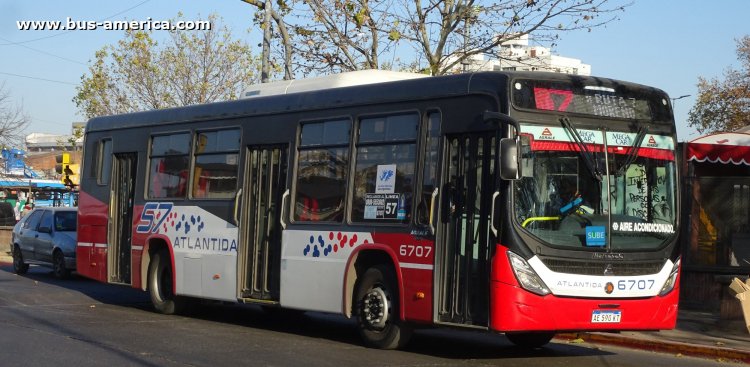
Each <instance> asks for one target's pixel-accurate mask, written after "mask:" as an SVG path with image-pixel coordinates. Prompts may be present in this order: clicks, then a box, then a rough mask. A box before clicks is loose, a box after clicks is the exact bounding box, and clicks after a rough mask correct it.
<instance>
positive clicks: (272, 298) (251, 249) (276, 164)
mask: <svg viewBox="0 0 750 367" xmlns="http://www.w3.org/2000/svg"><path fill="white" fill-rule="evenodd" d="M287 154H288V145H286V144H285V145H274V146H261V147H248V149H247V151H246V154H245V177H244V179H243V182H244V184H243V188H242V198H241V200H238V205H240V208H239V209H238V208H235V210H239V213H240V216H239V218H238V222H239V226H240V245H239V249H238V250H239V252H238V256H239V262H240V264H239V269H240V270H239V274H238V277H239V279H238V284H239V287H240V289H239V293H240V298H242V299H244V300H246V301H250V302H261V303H277V302H278V301H279V280H280V272H279V271H280V268H279V267H280V262H281V230H282V228H281V225H280V223H281V221H280V219H281V213H282V199H283V198H282V196H283V195H284V193H285V192H286V179H287Z"/></svg>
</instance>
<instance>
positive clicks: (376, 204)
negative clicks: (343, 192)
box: [364, 193, 406, 219]
mask: <svg viewBox="0 0 750 367" xmlns="http://www.w3.org/2000/svg"><path fill="white" fill-rule="evenodd" d="M400 197H401V195H400V194H378V193H375V194H365V215H364V218H365V219H403V218H399V213H398V212H399V200H400ZM405 215H406V214H405V212H404V216H405Z"/></svg>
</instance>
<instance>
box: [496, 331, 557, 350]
mask: <svg viewBox="0 0 750 367" xmlns="http://www.w3.org/2000/svg"><path fill="white" fill-rule="evenodd" d="M505 336H506V337H507V338H508V340H510V342H511V343H513V344H515V345H517V346H519V347H524V348H539V347H541V346H544V345H546V344H547V343H549V342H550V340H552V338H553V337H554V336H555V333H553V332H528V333H506V334H505Z"/></svg>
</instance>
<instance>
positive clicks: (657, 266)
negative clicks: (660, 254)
mask: <svg viewBox="0 0 750 367" xmlns="http://www.w3.org/2000/svg"><path fill="white" fill-rule="evenodd" d="M541 260H542V263H544V265H546V266H547V267H548V268H549V269H550V270H552V271H554V272H557V273H567V274H578V275H605V272H606V275H617V276H636V275H650V274H656V273H658V272H659V271H661V269H662V267H664V261H648V262H637V263H618V262H592V261H572V260H558V259H541Z"/></svg>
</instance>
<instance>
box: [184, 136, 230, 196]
mask: <svg viewBox="0 0 750 367" xmlns="http://www.w3.org/2000/svg"><path fill="white" fill-rule="evenodd" d="M239 150H240V129H228V130H214V131H202V132H198V133H197V137H196V139H195V150H194V152H195V159H194V160H193V167H192V168H193V182H192V189H191V192H190V194H191V197H192V198H196V199H202V198H205V199H231V198H234V195H235V193H236V192H237V181H238V180H237V173H238V171H239V164H238V160H239Z"/></svg>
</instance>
